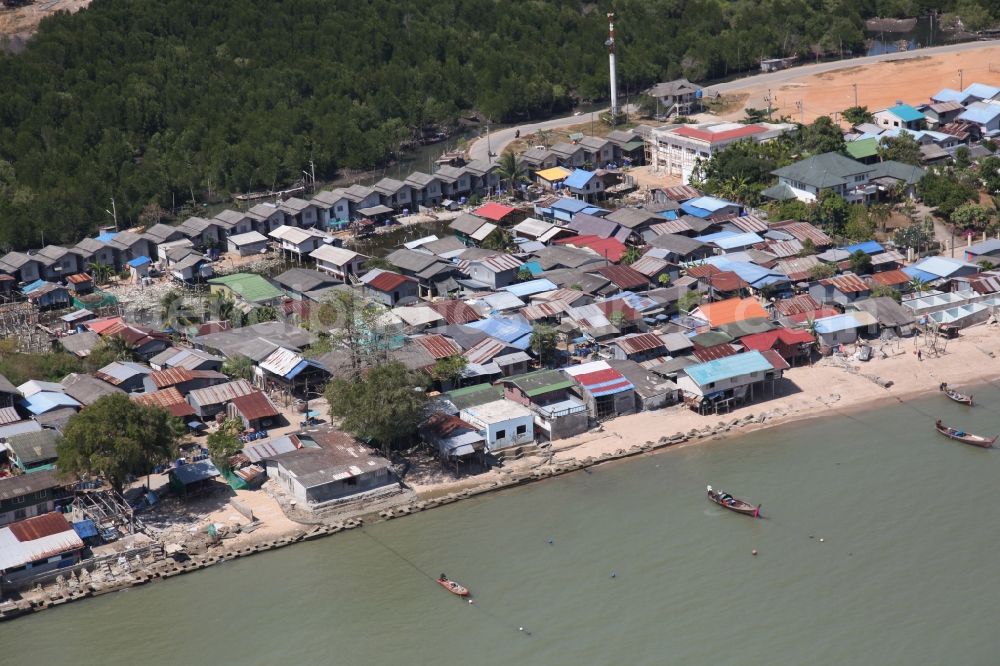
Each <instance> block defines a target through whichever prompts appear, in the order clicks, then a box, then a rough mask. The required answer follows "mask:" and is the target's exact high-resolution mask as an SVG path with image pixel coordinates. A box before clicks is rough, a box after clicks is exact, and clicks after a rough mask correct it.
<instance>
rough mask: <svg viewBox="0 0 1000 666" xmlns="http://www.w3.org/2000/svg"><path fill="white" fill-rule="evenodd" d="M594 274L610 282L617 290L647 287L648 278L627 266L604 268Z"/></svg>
mask: <svg viewBox="0 0 1000 666" xmlns="http://www.w3.org/2000/svg"><path fill="white" fill-rule="evenodd" d="M594 272H595V273H598V274H600V275H603V276H604V277H606V278H608V279H609V280H611V282H613V283H614V284H615V285H616V286H617V287H618V288H619V289H642V288H645V287H648V286H649V278H647V277H646V276H645V275H643V274H642V273H640V272H639V271H637V270H635V269H633V268H630V267H628V266H604V267H602V268H599V269H597V270H596V271H594Z"/></svg>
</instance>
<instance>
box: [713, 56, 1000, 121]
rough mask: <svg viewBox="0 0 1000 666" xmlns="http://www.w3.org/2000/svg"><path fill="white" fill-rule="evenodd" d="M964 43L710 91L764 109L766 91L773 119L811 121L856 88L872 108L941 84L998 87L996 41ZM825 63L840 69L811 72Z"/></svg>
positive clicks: (919, 96) (922, 95) (917, 97)
mask: <svg viewBox="0 0 1000 666" xmlns="http://www.w3.org/2000/svg"><path fill="white" fill-rule="evenodd" d="M963 46H964V47H965V48H964V49H963V50H955V51H947V52H941V51H939V50H938V49H929V50H921V51H912V52H909V53H899V54H893V55H892V56H890V57H888V58H886V59H883V60H880V61H876V62H859V61H853V62H852V61H841V62H840V63H824V65H823V66H821V67H814V66H811V65H810V66H806V67H802V68H793V69H789V70H785V71H784V72H779V73H778V74H783V76H780V77H776V76H773V75H770V76H759V77H753V78H749V79H744V80H742V81H733V82H730V83H727V84H723V85H722V86H713V87H712V88H711V90H716V89H720V88H721V89H722V92H723V93H724V94H727V95H734V94H741V93H743V94H748V95H749V97H748V98H747V100H746V102H745V106H746V107H753V108H767V98H768V95H770V96H771V99H772V102H771V105H772V108H773V109H774V117H775V118H778V117H780V116H788V117H790V118H791V119H792V120H795V121H799V122H810V121H812V120H814V119H816V118H817V117H818V116H822V115H830V116H834V114H837V113H839V112H840V111H843V110H844V109H846V108H848V107H851V106H854V103H855V86H856V87H857V88H856V89H857V103H858V104H860V105H862V106H867V107H868V108H869V110H873V111H874V110H878V109H883V108H885V107H887V106H892V105H893V104H894V103H895V102H896V100H902V101H904V102H906V103H908V104H914V105H915V104H920V103H924V102H927V101H928V100H929V98H930V96H931V95H933V94H934V93H936V92H937V91H939V90H940V89H942V88H956V89H957V88H959V87H960V86H961V85H963V84H964V85H965V86H968V85H969V84H970V83H974V82H979V83H988V84H991V85H996V86H1000V45H997V44H996V42H990V43H989V44H988V45H987V44H982V45H979V44H966V45H963ZM864 60H868V59H864ZM830 65H833V66H834V67H836V66H838V65H839V66H840V68H839V69H827V70H826V71H818V72H817V71H815V70H816V69H821V68H823V69H826V67H828V66H830ZM960 72H961V74H960ZM742 115H743V111H742V110H738V111H733V112H731V113H728V114H726V115H725V116H722V117H723V118H729V119H734V118H740V117H742Z"/></svg>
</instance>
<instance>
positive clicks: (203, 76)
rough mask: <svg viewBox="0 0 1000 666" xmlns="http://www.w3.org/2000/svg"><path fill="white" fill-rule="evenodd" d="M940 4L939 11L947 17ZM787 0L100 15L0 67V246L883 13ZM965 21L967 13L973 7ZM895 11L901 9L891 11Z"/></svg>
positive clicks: (176, 0) (743, 63) (777, 51)
mask: <svg viewBox="0 0 1000 666" xmlns="http://www.w3.org/2000/svg"><path fill="white" fill-rule="evenodd" d="M951 4H952V3H949V2H946V3H945V6H944V7H941V9H943V10H946V11H947V10H949V9H953V7H951V6H950V5H951ZM884 5H885V3H884V2H882V1H881V0H880V1H879V2H875V3H867V4H864V3H859V2H857V1H856V0H851V1H849V2H841V3H835V4H833V5H830V4H823V3H807V2H802V0H759V1H758V0H689V1H687V2H676V0H614V2H611V3H604V4H602V5H600V6H599V8H598V7H597V6H595V5H593V4H592V3H580V2H576V1H574V0H545V1H541V2H538V1H528V0H511V1H510V2H505V3H497V2H496V0H465V1H463V2H458V3H456V2H445V1H444V0H372V1H371V2H365V3H345V2H318V1H317V0H260V1H259V2H241V1H239V0H215V1H213V2H209V3H205V2H187V1H186V0H162V1H161V2H131V1H128V0H103V1H102V2H96V3H93V4H92V5H90V7H88V8H87V9H86V10H85V11H80V12H77V13H75V14H69V13H58V14H56V15H54V16H52V17H50V18H47V19H46V20H44V21H43V22H42V24H41V26H40V29H39V31H38V33H37V34H36V35H35V36H34V37H33V38H32V39H31V40H30V41H29V42H28V45H27V48H26V49H25V50H24V51H23V52H22V53H19V54H16V55H3V56H0V90H2V91H3V104H0V243H5V244H9V245H13V246H16V247H22V248H23V247H28V246H30V245H32V244H37V243H38V242H39V241H40V236H41V233H44V234H45V238H46V240H48V241H50V242H75V241H77V240H79V237H80V235H81V233H83V232H85V231H88V232H89V231H92V230H93V229H94V228H96V227H97V226H98V225H99V224H100V223H106V222H108V221H110V218H109V217H108V215H107V214H106V213H105V212H104V211H105V209H106V208H107V207H108V205H109V200H110V198H111V197H115V200H116V204H117V210H118V214H119V217H120V218H122V219H126V220H129V221H131V222H136V221H139V219H140V216H142V220H144V221H146V222H150V221H153V220H156V219H159V217H160V216H161V215H162V210H161V209H166V208H171V207H173V206H174V204H175V202H177V203H182V202H186V201H188V200H190V199H192V198H193V199H196V200H198V201H199V202H201V201H203V200H204V197H205V196H206V194H208V193H213V194H214V195H225V194H227V193H229V192H233V191H246V190H254V189H262V188H271V187H274V186H275V185H279V186H280V185H287V184H290V183H292V182H294V181H296V180H298V179H299V178H300V174H301V171H302V170H303V169H305V168H307V167H308V165H309V163H310V160H312V161H313V162H314V164H315V171H316V176H317V178H318V179H327V178H330V177H332V176H333V175H334V174H335V173H336V171H337V169H339V168H342V167H349V168H368V167H373V166H376V165H381V164H384V163H385V162H386V161H387V160H389V159H391V158H392V157H393V155H394V154H395V153H398V152H399V150H400V147H401V146H402V145H403V144H405V143H406V142H408V141H411V140H414V139H417V138H419V137H420V135H421V133H422V132H423V131H430V132H433V131H435V130H436V129H438V128H440V127H441V126H442V125H448V124H451V123H454V122H455V120H456V119H457V117H458V116H459V115H460V114H462V113H466V112H468V111H476V112H478V113H479V114H480V115H481V117H484V118H490V119H492V120H493V121H494V122H499V121H508V122H510V121H518V120H525V119H530V118H537V117H541V116H544V115H549V114H553V113H558V112H564V111H567V110H569V109H570V108H571V106H572V105H573V104H574V103H576V102H578V101H593V100H600V99H605V98H606V97H607V95H608V82H607V65H606V51H605V49H604V48H602V46H601V45H602V43H603V42H604V39H605V34H606V30H607V25H606V19H605V16H604V12H605V10H606V9H613V10H614V11H615V12H617V14H618V21H617V23H616V28H617V30H618V36H619V43H620V47H619V51H618V73H619V85H620V88H621V89H622V90H623V91H625V92H626V93H628V94H633V95H634V94H636V93H638V92H639V91H641V90H643V89H644V88H645V87H646V86H648V85H649V84H652V83H654V82H656V81H658V80H671V79H675V78H678V77H681V76H686V77H688V78H691V79H694V80H699V79H704V78H716V77H723V76H727V75H730V74H732V73H734V72H739V71H752V70H755V69H757V68H758V66H759V65H758V61H759V59H760V57H761V56H762V55H764V56H765V57H766V56H791V55H801V56H809V55H811V54H815V53H817V52H834V51H839V50H840V49H845V50H846V49H851V50H854V51H859V50H861V49H862V48H863V47H864V34H863V20H864V19H865V18H868V17H869V16H872V15H876V14H878V13H880V12H881V15H895V14H896V13H898V12H899V11H903V10H901V9H899V8H898V7H896V6H895V5H893V6H884ZM974 6H979V5H974ZM906 11H909V10H906Z"/></svg>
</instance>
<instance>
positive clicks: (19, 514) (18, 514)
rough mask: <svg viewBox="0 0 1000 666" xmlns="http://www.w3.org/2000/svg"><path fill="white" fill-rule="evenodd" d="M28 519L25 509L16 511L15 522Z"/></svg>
mask: <svg viewBox="0 0 1000 666" xmlns="http://www.w3.org/2000/svg"><path fill="white" fill-rule="evenodd" d="M27 517H28V514H26V513H25V512H24V509H17V510H16V511H14V520H24V519H25V518H27Z"/></svg>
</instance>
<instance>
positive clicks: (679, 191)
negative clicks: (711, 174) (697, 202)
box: [663, 185, 701, 201]
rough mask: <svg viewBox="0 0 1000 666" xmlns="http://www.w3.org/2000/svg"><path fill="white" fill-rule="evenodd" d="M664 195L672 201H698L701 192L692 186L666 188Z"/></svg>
mask: <svg viewBox="0 0 1000 666" xmlns="http://www.w3.org/2000/svg"><path fill="white" fill-rule="evenodd" d="M663 193H664V194H665V195H667V198H668V199H670V200H671V201H687V200H688V199H697V198H698V197H700V196H701V192H699V191H698V190H696V189H694V188H693V187H691V186H690V185H675V186H673V187H664V188H663Z"/></svg>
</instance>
